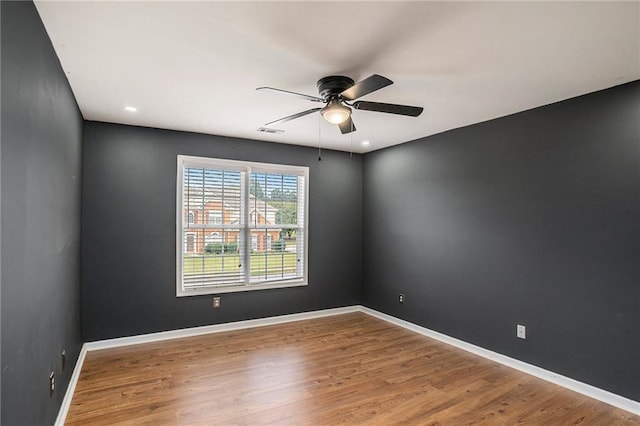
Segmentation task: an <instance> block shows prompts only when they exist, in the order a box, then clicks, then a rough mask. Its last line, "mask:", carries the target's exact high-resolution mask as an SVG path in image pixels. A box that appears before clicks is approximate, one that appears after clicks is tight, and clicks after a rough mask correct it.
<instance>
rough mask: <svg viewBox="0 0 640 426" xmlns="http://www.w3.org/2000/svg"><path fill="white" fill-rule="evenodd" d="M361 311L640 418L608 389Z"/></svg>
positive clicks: (637, 408)
mask: <svg viewBox="0 0 640 426" xmlns="http://www.w3.org/2000/svg"><path fill="white" fill-rule="evenodd" d="M360 311H361V312H364V313H365V314H369V315H371V316H373V317H376V318H379V319H381V320H384V321H387V322H390V323H392V324H394V325H397V326H400V327H403V328H406V329H407V330H411V331H413V332H416V333H419V334H422V335H423V336H427V337H431V338H432V339H435V340H439V341H440V342H443V343H446V344H448V345H451V346H455V347H456V348H459V349H462V350H465V351H467V352H471V353H472V354H475V355H479V356H481V357H483V358H487V359H489V360H491V361H495V362H497V363H499V364H502V365H505V366H507V367H511V368H515V369H516V370H519V371H522V372H523V373H527V374H530V375H532V376H535V377H538V378H539V379H543V380H546V381H548V382H551V383H555V384H556V385H559V386H562V387H564V388H567V389H569V390H572V391H575V392H578V393H581V394H583V395H586V396H588V397H590V398H593V399H597V400H598V401H602V402H604V403H607V404H609V405H613V406H614V407H618V408H620V409H623V410H625V411H629V412H630V413H633V414H636V415H640V402H638V401H634V400H632V399H628V398H625V397H623V396H620V395H616V394H614V393H611V392H609V391H606V390H604V389H600V388H597V387H595V386H592V385H588V384H586V383H583V382H579V381H577V380H575V379H572V378H570V377H566V376H563V375H561V374H558V373H554V372H553V371H549V370H545V369H544V368H540V367H537V366H535V365H532V364H528V363H526V362H524V361H520V360H517V359H515V358H511V357H508V356H506V355H502V354H499V353H497V352H493V351H490V350H488V349H485V348H482V347H480V346H476V345H473V344H471V343H467V342H465V341H462V340H458V339H456V338H454V337H451V336H447V335H446V334H442V333H439V332H437V331H434V330H430V329H428V328H425V327H422V326H419V325H416V324H414V323H411V322H408V321H405V320H401V319H399V318H396V317H393V316H391V315H387V314H383V313H382V312H379V311H376V310H373V309H370V308H367V307H364V306H360Z"/></svg>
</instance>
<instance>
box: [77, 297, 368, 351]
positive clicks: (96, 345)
mask: <svg viewBox="0 0 640 426" xmlns="http://www.w3.org/2000/svg"><path fill="white" fill-rule="evenodd" d="M359 310H360V307H359V306H347V307H344V308H333V309H323V310H320V311H310V312H302V313H299V314H289V315H279V316H276V317H267V318H258V319H252V320H245V321H236V322H227V323H224V324H214V325H204V326H201V327H192V328H183V329H179V330H171V331H161V332H159V333H150V334H141V335H138V336H131V337H119V338H117V339H108V340H99V341H96V342H88V343H86V346H87V350H89V351H95V350H98V349H109V348H117V347H120V346H129V345H138V344H141V343H151V342H159V341H162V340H171V339H180V338H183V337H192V336H201V335H203V334H211V333H223V332H225V331H233V330H241V329H244V328H252V327H264V326H266V325H274V324H283V323H287V322H292V321H302V320H307V319H313V318H321V317H328V316H332V315H340V314H347V313H350V312H358V311H359Z"/></svg>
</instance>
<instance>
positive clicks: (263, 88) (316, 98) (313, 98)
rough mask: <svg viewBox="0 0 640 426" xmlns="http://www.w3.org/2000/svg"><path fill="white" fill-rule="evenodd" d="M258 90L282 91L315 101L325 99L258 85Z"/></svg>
mask: <svg viewBox="0 0 640 426" xmlns="http://www.w3.org/2000/svg"><path fill="white" fill-rule="evenodd" d="M256 90H260V91H261V92H274V93H281V94H285V95H292V96H297V97H298V98H302V99H306V100H308V101H313V102H324V99H322V98H318V97H317V96H311V95H305V94H303V93H296V92H290V91H288V90H282V89H274V88H273V87H258V88H257V89H256Z"/></svg>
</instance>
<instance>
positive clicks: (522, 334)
mask: <svg viewBox="0 0 640 426" xmlns="http://www.w3.org/2000/svg"><path fill="white" fill-rule="evenodd" d="M516 336H518V337H519V338H521V339H526V338H527V327H525V326H524V325H520V324H518V326H517V327H516Z"/></svg>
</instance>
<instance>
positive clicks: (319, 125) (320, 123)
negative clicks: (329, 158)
mask: <svg viewBox="0 0 640 426" xmlns="http://www.w3.org/2000/svg"><path fill="white" fill-rule="evenodd" d="M321 128H322V115H321V114H318V161H322V149H321V148H320V140H321V138H320V129H321Z"/></svg>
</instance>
